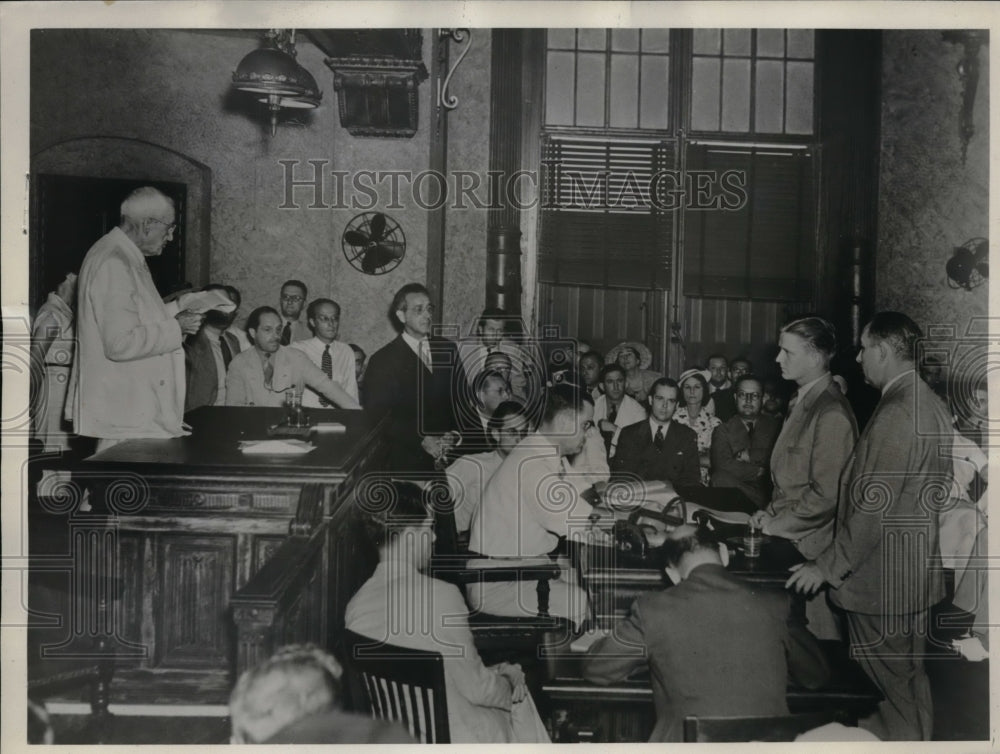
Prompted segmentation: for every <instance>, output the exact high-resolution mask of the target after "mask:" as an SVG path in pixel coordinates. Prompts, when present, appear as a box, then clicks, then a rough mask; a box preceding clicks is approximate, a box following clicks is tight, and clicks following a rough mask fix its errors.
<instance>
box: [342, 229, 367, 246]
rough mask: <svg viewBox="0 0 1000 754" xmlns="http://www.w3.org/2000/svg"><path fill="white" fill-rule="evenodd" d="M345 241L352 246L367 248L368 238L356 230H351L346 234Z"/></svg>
mask: <svg viewBox="0 0 1000 754" xmlns="http://www.w3.org/2000/svg"><path fill="white" fill-rule="evenodd" d="M344 240H345V241H347V243H349V244H350V245H351V246H367V245H368V236H366V235H365V234H364V233H360V232H358V231H356V230H349V231H347V232H345V233H344Z"/></svg>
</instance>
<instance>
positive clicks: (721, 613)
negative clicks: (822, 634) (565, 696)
mask: <svg viewBox="0 0 1000 754" xmlns="http://www.w3.org/2000/svg"><path fill="white" fill-rule="evenodd" d="M657 554H658V556H659V558H660V561H661V564H662V565H663V566H664V570H665V571H666V573H667V576H669V577H670V580H671V581H672V582H673V584H674V586H672V587H669V588H667V589H664V590H663V591H661V592H649V593H646V594H643V595H642V596H640V597H639V598H638V599H637V600H636V601H635V602H633V603H632V609H631V612H630V613H629V616H628V618H626V619H625V620H624V621H622V622H621V623H618V624H617V625H616V626H615V628H614V631H613V632H612V634H611V635H610V636H607V637H605V638H603V639H601V640H600V641H599V642H597V643H596V644H594V645H593V646H592V647H591V648H590V651H589V653H588V655H587V656H586V657H585V658H584V661H583V674H584V677H585V678H586V679H587V680H589V681H591V682H593V683H597V684H600V685H608V684H611V683H615V682H616V681H621V680H624V679H625V678H626V677H628V676H629V675H630V674H631V673H632V672H633V671H635V670H637V669H639V668H642V667H644V666H646V665H647V664H648V666H649V670H650V675H651V676H652V684H653V701H654V704H655V706H656V727H655V728H654V729H653V734H652V736H651V737H650V741H681V740H682V739H683V728H684V718H685V717H687V716H688V715H701V716H722V715H729V716H743V715H787V714H788V704H787V703H786V701H785V694H786V687H787V684H788V681H789V678H791V680H793V681H794V682H795V683H796V684H797V685H800V686H804V687H806V688H819V687H821V686H822V685H823V684H824V683H826V682H827V681H828V679H829V667H828V665H827V663H826V660H825V658H824V656H823V654H822V651H821V650H820V648H819V645H818V644H817V643H816V640H815V639H814V638H813V637H812V635H811V634H810V633H809V632H808V631H807V630H806V629H805V627H804V626H802V625H800V624H798V623H796V622H794V621H793V620H792V619H791V605H790V602H789V597H788V595H787V594H786V593H785V592H781V591H777V590H767V589H760V588H757V587H754V586H751V585H750V584H748V583H746V582H744V581H741V580H740V579H738V578H737V577H735V576H733V575H731V574H730V573H728V572H727V571H726V564H727V563H728V562H729V552H728V550H726V547H725V545H724V544H721V543H720V542H718V540H717V539H716V537H715V534H714V532H712V531H711V530H709V529H708V528H707V527H705V526H694V525H691V524H685V525H684V526H680V527H678V528H677V529H675V530H674V531H672V532H670V534H669V535H668V536H667V540H666V541H665V542H664V544H663V546H662V547H661V548H659V550H658V552H657Z"/></svg>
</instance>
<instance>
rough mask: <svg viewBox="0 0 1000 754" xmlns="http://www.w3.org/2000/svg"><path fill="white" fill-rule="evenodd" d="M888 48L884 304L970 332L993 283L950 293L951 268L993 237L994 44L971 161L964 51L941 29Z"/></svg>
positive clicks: (897, 36) (984, 54) (887, 35)
mask: <svg viewBox="0 0 1000 754" xmlns="http://www.w3.org/2000/svg"><path fill="white" fill-rule="evenodd" d="M882 49H883V60H882V134H881V138H882V150H881V163H880V181H879V218H878V223H879V231H878V240H879V243H878V253H877V256H876V293H875V297H876V301H875V304H876V308H877V309H895V310H899V311H902V312H906V313H907V314H909V315H910V316H912V317H913V318H914V319H915V320H916V321H917V322H918V323H919V324H920V325H921V326H923V327H924V328H925V329H927V327H929V326H932V325H946V326H949V327H951V326H953V327H954V328H955V331H956V333H957V334H959V335H961V334H963V333H964V332H965V331H966V328H967V327H968V326H969V324H970V322H971V321H972V319H973V318H974V317H981V316H985V315H986V314H987V311H988V287H989V286H988V285H983V286H981V287H980V288H977V289H975V290H972V291H965V290H955V289H952V288H949V287H948V284H947V276H946V275H945V263H946V261H947V259H948V257H949V256H951V249H952V248H953V247H955V246H959V245H961V244H962V243H963V242H965V241H966V240H968V239H970V238H973V237H975V236H984V237H985V236H988V235H989V228H988V206H989V88H990V83H989V46H983V47H982V49H981V51H980V53H979V60H980V79H979V87H978V91H977V95H976V103H975V111H974V119H975V128H976V133H975V136H973V138H972V140H971V142H970V143H969V150H968V156H967V159H966V161H965V163H964V164H963V163H962V160H961V149H960V141H959V137H958V123H959V112H960V109H961V84H960V82H959V77H958V73H957V71H956V66H957V64H958V62H959V60H960V59H961V57H962V55H963V54H964V49H963V47H962V46H961V45H955V44H949V43H947V42H944V41H943V40H942V38H941V32H940V31H912V30H905V31H886V32H884V33H883V46H882Z"/></svg>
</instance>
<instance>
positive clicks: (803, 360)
mask: <svg viewBox="0 0 1000 754" xmlns="http://www.w3.org/2000/svg"><path fill="white" fill-rule="evenodd" d="M778 347H779V352H778V356H777V358H776V359H775V360H776V361H777V362H778V364H779V365H780V366H781V376H782V377H784V378H785V379H786V380H793V381H794V382H795V383H796V384H797V385H798V393H797V398H796V400H795V402H794V403H790V404H789V409H788V415H787V417H786V419H785V423H784V426H783V427H782V428H781V433H780V434H779V435H778V439H777V441H776V442H775V445H774V451H773V452H772V454H771V477H772V480H773V481H774V495H773V497H772V499H771V503H770V505H769V506H768V507H767V509H766V510H764V511H759V512H758V513H756V514H754V519H755V521H756V522H757V524H758V525H759V526H761V527H762V528H763V530H764V533H765V534H772V535H776V536H779V537H785V538H786V539H790V540H792V541H793V542H794V543H795V546H796V547H797V548H798V550H799V552H801V553H802V555H803V556H805V557H806V558H811V557H815V556H816V555H817V554H819V553H820V552H822V551H823V549H824V548H825V547H826V546H827V545H829V544H830V541H831V540H832V539H833V519H834V515H835V513H836V510H837V491H838V487H839V484H840V472H841V471H842V470H843V469H844V466H845V465H846V463H847V459H848V457H849V456H850V454H851V449H852V448H853V447H854V442H855V441H856V440H857V438H858V425H857V423H856V422H855V420H854V412H853V411H852V410H851V404H849V403H848V402H847V399H846V398H845V397H844V395H843V393H841V392H840V388H838V387H837V385H836V384H835V383H834V381H833V378H832V377H831V376H830V359H831V358H832V357H833V354H834V353H836V350H837V334H836V330H835V329H834V327H833V325H832V324H830V323H829V322H827V321H826V320H825V319H821V318H819V317H805V318H803V319H799V320H795V321H794V322H790V323H789V324H787V325H785V326H784V327H783V328H782V330H781V333H780V335H779V337H778Z"/></svg>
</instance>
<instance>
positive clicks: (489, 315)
mask: <svg viewBox="0 0 1000 754" xmlns="http://www.w3.org/2000/svg"><path fill="white" fill-rule="evenodd" d="M510 321H511V316H510V315H509V314H507V312H505V311H504V310H503V309H497V308H487V309H484V310H483V312H482V314H480V315H479V319H478V320H477V321H476V332H475V334H474V335H473V336H471V337H467V338H463V339H462V342H461V343H460V344H459V351H458V352H459V356H460V357H461V359H462V368H463V369H464V370H465V376H466V377H467V378H468V381H469V387H470V388H471V387H472V381H473V380H475V379H476V375H478V374H479V373H480V372H481V371H483V370H485V369H487V368H488V367H487V366H486V357H487V356H489V355H490V354H493V353H502V354H506V355H507V356H508V357H510V361H511V373H510V377H509V380H510V386H511V393H512V394H513V396H514V397H515V398H517V399H518V400H520V401H525V402H527V401H528V399H529V398H531V397H532V395H533V394H534V392H535V389H536V388H537V385H535V384H534V383H535V382H536V381H537V379H538V376H539V375H541V374H542V371H543V370H542V367H541V363H540V360H539V359H538V357H537V355H533V350H532V349H531V348H530V347H527V345H526V344H525V345H521V344H518V343H515V342H514V341H513V340H512V339H511V338H508V337H506V333H507V326H508V323H509V322H510Z"/></svg>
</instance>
